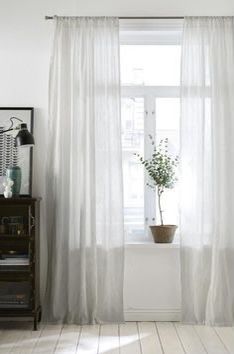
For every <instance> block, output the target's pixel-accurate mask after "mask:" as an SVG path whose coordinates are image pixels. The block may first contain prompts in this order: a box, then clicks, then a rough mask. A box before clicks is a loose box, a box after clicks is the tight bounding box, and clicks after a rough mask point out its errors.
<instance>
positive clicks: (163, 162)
mask: <svg viewBox="0 0 234 354" xmlns="http://www.w3.org/2000/svg"><path fill="white" fill-rule="evenodd" d="M149 138H150V140H151V143H152V145H153V146H154V148H153V154H152V156H151V158H149V159H146V160H144V159H143V157H142V156H140V155H139V154H136V155H137V156H138V157H139V159H140V162H141V163H142V164H143V165H144V167H145V169H146V171H147V173H148V176H149V178H150V183H147V185H148V186H149V187H151V188H153V189H155V188H156V190H157V196H158V209H159V216H160V225H151V226H150V229H151V232H152V235H153V238H154V241H155V242H156V243H171V242H172V241H173V239H174V234H175V231H176V229H177V226H176V225H164V223H163V210H162V206H161V198H162V195H163V193H164V192H165V190H166V189H172V188H173V187H174V186H175V183H176V181H177V178H176V167H177V166H178V163H179V159H178V156H176V157H172V156H171V155H170V154H169V152H168V139H167V138H166V139H163V140H161V141H160V143H159V144H158V146H157V147H156V146H155V142H154V140H153V137H152V135H149Z"/></svg>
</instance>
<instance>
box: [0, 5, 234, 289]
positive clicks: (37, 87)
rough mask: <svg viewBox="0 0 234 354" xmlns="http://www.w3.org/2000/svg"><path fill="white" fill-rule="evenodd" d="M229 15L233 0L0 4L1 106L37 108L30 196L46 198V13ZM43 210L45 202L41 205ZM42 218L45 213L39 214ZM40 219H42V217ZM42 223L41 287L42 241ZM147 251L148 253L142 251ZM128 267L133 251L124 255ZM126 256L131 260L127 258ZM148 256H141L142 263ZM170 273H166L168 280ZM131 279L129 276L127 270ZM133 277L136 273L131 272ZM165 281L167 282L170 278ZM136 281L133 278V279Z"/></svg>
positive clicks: (48, 42) (233, 9) (48, 30)
mask: <svg viewBox="0 0 234 354" xmlns="http://www.w3.org/2000/svg"><path fill="white" fill-rule="evenodd" d="M53 14H57V15H117V16H183V15H233V14H234V1H233V0H196V1H194V0H177V1H175V0H157V1H156V0H144V1H139V0H138V1H137V0H112V1H111V0H20V1H17V0H0V106H33V107H35V137H36V146H35V152H34V188H33V190H34V195H40V196H42V197H44V195H45V192H44V186H45V180H44V175H45V159H46V128H47V91H48V89H47V86H48V72H49V55H50V48H51V39H52V32H53V21H45V20H44V16H45V15H53ZM42 211H43V202H42ZM42 217H43V215H42ZM42 221H43V218H42ZM43 231H44V230H43V223H42V235H41V244H42V250H41V253H42V289H44V279H45V271H46V237H45V234H44V232H43ZM146 252H148V251H146ZM126 256H127V259H126V267H127V268H126V269H130V268H128V267H130V263H128V262H131V259H132V258H131V257H132V253H131V254H129V253H128V252H127V254H126ZM128 256H129V257H130V258H129V259H128ZM146 258H147V255H146V256H145V258H144V257H142V258H139V262H145V259H146ZM169 274H170V273H167V275H166V277H168V276H169ZM128 276H129V277H131V273H129V272H128ZM132 276H133V277H135V273H134V272H133V273H132ZM166 277H165V281H166V282H168V281H170V279H167V278H166ZM133 281H134V279H133Z"/></svg>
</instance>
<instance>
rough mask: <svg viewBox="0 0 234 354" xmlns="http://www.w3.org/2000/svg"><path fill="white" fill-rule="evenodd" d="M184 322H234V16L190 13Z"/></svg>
mask: <svg viewBox="0 0 234 354" xmlns="http://www.w3.org/2000/svg"><path fill="white" fill-rule="evenodd" d="M181 70H182V74H181V75H182V76H181V181H180V182H181V269H182V270H181V278H182V321H183V322H187V323H200V324H208V325H233V323H234V228H233V220H234V18H233V17H201V18H199V17H192V18H185V21H184V33H183V42H182V64H181Z"/></svg>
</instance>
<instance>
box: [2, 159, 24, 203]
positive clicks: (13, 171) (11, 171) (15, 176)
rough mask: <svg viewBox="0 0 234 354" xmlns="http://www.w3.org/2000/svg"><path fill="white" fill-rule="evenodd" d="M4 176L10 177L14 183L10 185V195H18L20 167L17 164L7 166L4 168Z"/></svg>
mask: <svg viewBox="0 0 234 354" xmlns="http://www.w3.org/2000/svg"><path fill="white" fill-rule="evenodd" d="M6 176H7V179H11V180H12V181H13V183H14V184H13V186H12V197H18V196H19V194H20V187H21V168H20V167H19V166H12V167H8V168H7V170H6ZM4 196H5V194H4ZM8 198H10V197H8Z"/></svg>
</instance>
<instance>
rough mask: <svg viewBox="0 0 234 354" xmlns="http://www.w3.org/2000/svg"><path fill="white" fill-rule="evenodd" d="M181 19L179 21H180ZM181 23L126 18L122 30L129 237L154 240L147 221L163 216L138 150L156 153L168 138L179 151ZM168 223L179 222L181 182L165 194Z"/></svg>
mask: <svg viewBox="0 0 234 354" xmlns="http://www.w3.org/2000/svg"><path fill="white" fill-rule="evenodd" d="M177 21H178V20H177ZM180 34H181V23H178V22H177V23H174V24H173V23H171V22H170V23H165V22H163V21H162V20H161V21H159V22H158V21H155V22H153V23H151V24H150V23H149V22H148V23H147V21H145V23H141V24H140V25H139V23H127V24H126V23H124V24H122V26H121V31H120V40H121V47H120V60H121V85H122V104H121V115H122V147H123V176H124V217H125V236H126V242H142V241H150V240H151V236H150V231H149V228H148V226H149V225H152V224H154V223H155V220H157V221H158V211H157V207H156V205H157V200H156V193H155V192H154V191H153V190H152V189H150V188H149V187H147V185H146V183H147V175H146V173H145V171H144V168H143V166H142V165H141V164H140V163H139V161H138V159H137V157H136V156H135V153H140V154H141V155H142V156H145V157H146V158H147V157H149V156H150V155H151V152H152V145H151V143H150V140H149V138H148V135H149V134H151V135H152V136H154V137H155V141H156V143H158V142H159V141H160V140H161V139H164V138H168V139H169V149H170V152H171V154H173V155H177V154H178V153H179V145H180V141H179V117H180V102H179V84H180ZM163 209H164V210H165V212H164V220H165V223H170V224H177V225H178V187H177V188H174V189H173V190H169V191H166V192H165V193H164V199H163Z"/></svg>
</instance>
